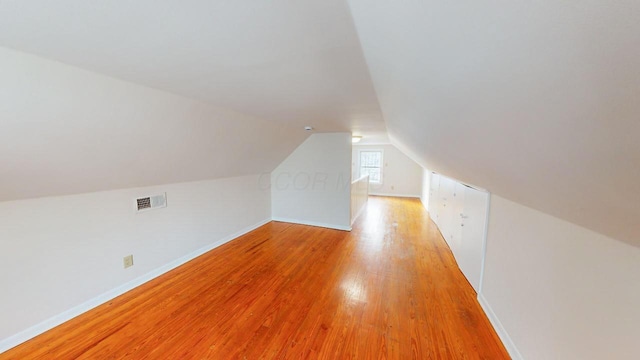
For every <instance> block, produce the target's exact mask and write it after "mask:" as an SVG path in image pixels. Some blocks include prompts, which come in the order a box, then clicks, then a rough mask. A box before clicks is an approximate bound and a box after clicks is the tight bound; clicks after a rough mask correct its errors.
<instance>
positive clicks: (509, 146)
mask: <svg viewBox="0 0 640 360" xmlns="http://www.w3.org/2000/svg"><path fill="white" fill-rule="evenodd" d="M639 11H640V9H639V7H638V5H637V2H636V1H631V0H620V1H615V2H613V1H612V2H602V1H595V0H586V1H580V2H565V1H552V0H543V1H535V2H532V1H527V2H525V1H510V2H498V1H492V0H476V1H470V0H469V1H466V0H463V1H428V0H424V1H388V0H349V1H344V0H322V1H320V0H318V1H296V0H276V1H222V0H219V1H195V0H191V1H150V0H142V1H133V2H113V1H91V2H87V1H80V0H60V1H44V0H30V1H0V46H2V47H5V48H10V49H15V50H19V51H21V52H26V53H30V54H35V55H37V56H41V57H44V58H47V59H52V60H55V61H59V62H62V63H65V64H69V65H72V66H74V67H78V68H82V69H86V70H89V71H92V72H96V73H100V74H104V75H106V76H108V77H113V78H117V79H122V80H125V81H128V82H132V83H136V84H140V85H143V86H146V87H150V88H154V89H158V90H160V91H159V92H158V94H156V95H154V96H157V97H158V98H157V99H156V100H153V101H151V103H157V102H158V101H161V100H158V99H160V98H162V97H163V96H168V97H172V96H176V97H179V98H180V100H176V99H173V100H171V101H177V102H181V103H184V105H183V106H184V111H182V112H180V111H178V112H177V113H175V114H170V115H173V116H167V114H165V113H163V111H162V108H161V107H160V108H159V110H158V109H156V110H153V109H155V107H154V106H153V105H152V104H151V103H150V104H149V106H148V107H147V108H145V109H147V110H144V111H141V113H140V115H141V116H140V119H138V120H135V121H134V123H132V121H133V120H131V119H128V120H127V121H124V120H122V119H120V120H121V122H120V123H118V121H115V122H116V123H117V124H118V125H117V127H115V125H113V124H114V120H113V119H114V117H113V116H111V117H101V116H94V115H96V114H98V113H102V111H98V110H99V109H100V107H99V106H96V107H92V110H91V111H83V110H82V109H83V107H82V106H79V107H78V109H75V110H74V109H73V108H72V107H67V108H65V110H64V112H60V111H59V109H58V111H57V112H56V111H52V109H50V108H47V103H46V102H44V103H43V102H39V103H38V106H42V109H40V110H39V111H38V112H36V111H35V110H33V109H31V108H30V109H24V108H17V107H18V105H16V102H18V103H19V102H20V101H21V100H20V97H28V96H30V93H31V91H32V90H33V88H34V86H35V85H33V84H32V85H30V88H26V89H24V88H23V89H18V90H19V91H14V90H15V88H16V87H17V88H20V86H19V85H15V84H21V83H25V81H26V80H25V78H27V77H29V76H30V74H26V73H25V74H16V72H20V70H21V68H20V65H19V63H21V62H24V61H29V60H25V59H26V58H22V57H21V55H16V54H13V53H10V52H6V51H4V52H2V53H1V54H0V55H3V56H0V58H2V59H4V62H3V68H4V69H3V70H4V72H2V70H0V74H3V77H5V78H6V77H11V78H12V82H11V83H8V82H7V81H4V80H3V81H2V84H0V92H1V93H3V99H2V100H1V101H5V102H7V103H5V104H0V111H2V113H1V114H0V116H2V120H0V125H1V126H2V131H1V132H0V140H2V141H3V143H4V144H5V145H6V144H10V145H11V146H5V149H7V150H3V152H4V154H0V159H2V164H1V165H0V173H2V174H3V177H4V178H5V179H7V178H10V179H11V181H8V180H0V183H1V184H2V187H3V188H9V187H11V191H5V192H4V194H5V195H4V196H3V198H2V199H4V200H7V199H12V198H23V197H28V195H26V194H28V193H29V192H28V191H27V190H28V189H27V188H26V186H27V185H29V186H30V189H33V188H37V186H38V185H39V184H40V185H42V186H43V187H45V188H46V187H47V186H48V185H46V179H45V177H46V174H50V173H55V172H56V171H57V170H56V169H57V168H58V166H62V167H63V168H68V171H62V172H60V173H59V175H60V177H59V178H57V181H61V182H63V181H64V179H65V178H66V179H68V176H67V177H65V176H66V175H68V174H70V173H77V168H79V167H80V166H81V165H80V163H81V162H83V163H86V161H87V160H89V159H88V158H87V157H83V154H82V153H78V152H77V151H75V153H74V149H77V147H76V146H72V145H73V144H76V143H74V141H78V140H74V139H75V138H77V137H78V138H81V137H83V136H85V135H86V138H88V139H91V140H92V141H88V140H87V141H86V144H85V147H88V148H89V149H90V151H89V152H88V153H90V154H92V153H95V152H97V151H98V149H101V151H103V152H104V153H110V152H111V153H116V154H118V153H122V158H119V159H118V161H111V162H110V159H109V157H108V156H104V159H102V160H103V161H102V163H103V164H106V165H104V166H102V167H101V166H100V165H99V164H98V165H92V167H91V170H92V171H94V172H95V175H93V176H96V177H98V176H103V174H102V173H101V171H103V172H105V173H106V171H105V170H104V168H105V166H106V167H107V168H108V172H110V173H114V174H118V175H117V176H111V177H110V178H109V182H104V181H102V182H101V181H99V180H98V179H92V175H91V173H88V174H84V175H83V176H85V177H86V178H83V177H79V178H78V179H77V181H76V182H77V184H75V185H74V184H71V185H69V184H65V185H60V186H58V187H56V186H51V187H50V188H47V189H48V190H47V191H42V192H41V193H40V194H38V195H51V194H58V193H70V192H74V191H94V190H104V189H108V188H115V187H118V186H133V185H135V186H138V185H149V184H148V182H149V181H148V180H149V178H146V177H145V176H144V175H140V174H137V175H127V174H133V173H134V170H135V169H136V167H137V166H139V165H140V162H130V163H129V162H127V161H126V160H125V155H126V153H139V152H140V151H141V149H140V148H138V147H136V146H132V145H131V144H132V143H133V141H129V142H126V146H125V149H126V151H124V150H123V149H122V146H123V144H122V143H120V142H118V140H117V139H118V136H123V134H130V133H131V132H132V131H146V132H150V133H155V132H156V131H157V130H154V126H153V121H152V119H150V118H153V117H158V118H160V119H164V120H161V121H160V124H163V126H164V128H165V129H166V130H165V131H164V132H163V131H160V133H159V134H158V135H159V137H158V139H159V140H157V143H154V144H153V146H152V147H151V150H148V152H149V153H148V154H147V155H145V156H142V157H143V160H145V161H146V162H145V163H146V164H151V165H148V167H147V171H150V172H156V173H160V174H161V176H160V177H161V179H162V181H184V180H193V179H199V178H206V177H219V176H232V175H237V174H241V173H250V172H252V171H253V172H255V171H269V169H272V168H273V167H275V165H277V162H278V161H279V160H281V159H282V158H283V157H284V156H286V153H288V152H289V151H290V150H292V149H293V148H294V147H295V146H296V145H297V144H299V143H300V142H301V141H302V140H303V139H304V137H305V136H306V135H305V134H304V133H303V132H301V131H300V130H301V128H302V127H303V126H305V125H312V126H314V127H315V128H316V130H317V131H321V132H332V131H353V132H354V133H358V134H362V135H365V138H366V137H370V138H378V139H384V138H385V136H386V133H388V135H389V137H390V138H391V141H392V142H393V143H394V144H395V145H396V146H398V147H399V148H401V149H402V150H403V151H405V152H407V153H408V154H409V155H411V156H412V157H413V158H414V159H416V160H417V161H418V162H420V163H421V164H422V165H423V166H425V167H427V168H429V169H431V170H435V171H438V172H441V173H443V174H445V175H448V176H451V177H454V178H457V179H459V180H461V181H464V182H468V183H471V184H474V185H477V186H480V187H483V188H486V189H487V190H489V191H491V192H493V193H495V194H497V195H500V196H503V197H505V198H508V199H511V200H514V201H516V202H518V203H521V204H524V205H527V206H530V207H533V208H535V209H538V210H540V211H543V212H546V213H549V214H551V215H554V216H557V217H560V218H563V219H565V220H568V221H570V222H573V223H576V224H579V225H582V226H585V227H587V228H589V229H592V230H595V231H597V232H600V233H603V234H606V235H609V236H611V237H614V238H617V239H620V240H623V241H626V242H628V243H630V244H633V245H636V246H640V226H637V225H636V223H637V219H638V218H639V217H640V205H639V204H640V192H638V191H636V190H635V187H634V186H635V183H636V182H637V181H638V180H640V142H638V140H637V138H638V134H640V120H639V115H640V101H638V94H640V70H639V69H640V68H638V66H637V64H639V63H640V21H639V20H640V12H639ZM7 59H9V60H7ZM11 59H13V60H11ZM16 64H18V65H16ZM9 66H11V67H9ZM23 70H24V69H23ZM25 71H26V70H25ZM43 71H44V70H43ZM31 75H33V74H31ZM34 76H35V75H34ZM69 76H71V75H69ZM77 76H78V77H79V78H78V79H76V80H74V81H76V83H77V84H81V83H82V81H83V79H81V78H82V76H81V75H77ZM65 79H66V80H61V81H68V79H67V78H65ZM104 81H107V82H108V81H111V80H108V79H106V78H105V80H104ZM113 81H116V80H113ZM117 81H119V80H117ZM74 86H78V85H74ZM105 86H106V85H105ZM30 89H31V90H30ZM92 91H93V92H94V93H93V95H91V96H88V97H87V99H85V100H86V101H88V102H91V101H92V100H91V99H93V98H94V97H99V96H100V93H101V91H98V90H96V89H93V90H92V89H88V92H90V93H91V92H92ZM149 91H156V90H149ZM163 91H164V92H168V93H167V94H164V93H162V92H163ZM36 93H37V91H36ZM160 93H162V94H160ZM154 94H155V93H154ZM172 94H173V95H172ZM108 96H110V97H112V98H113V99H112V101H113V102H117V101H123V102H124V103H125V104H126V106H128V107H135V106H136V104H134V103H131V104H127V100H126V99H121V100H119V99H118V98H117V96H116V95H115V94H109V95H108ZM73 97H74V96H73V94H70V95H69V98H68V99H66V100H65V101H67V102H69V101H72V100H71V99H72V98H73ZM9 101H10V102H11V103H10V104H9V103H8V102H9ZM149 101H150V100H149ZM189 101H193V103H189ZM194 107H195V108H197V109H200V110H195V111H196V112H197V113H198V114H200V115H198V116H199V117H197V119H195V120H193V119H194V118H193V117H190V119H192V120H190V121H195V122H196V123H197V124H193V126H192V129H197V130H193V131H191V134H183V135H179V136H178V139H177V140H175V142H176V144H173V145H172V146H173V147H172V149H178V152H172V151H170V150H167V149H164V150H163V147H162V144H163V143H165V141H166V140H167V139H169V138H171V135H172V134H175V132H178V133H180V130H179V129H180V121H179V119H180V118H181V117H182V116H186V115H185V114H191V110H193V108H194ZM189 109H191V110H189ZM220 109H225V110H224V111H229V112H232V113H233V114H234V115H229V116H220V115H216V116H213V115H210V114H213V113H216V114H219V111H222V110H220ZM53 110H55V109H53ZM74 111H75V112H76V113H74ZM198 111H199V112H198ZM52 113H53V114H57V116H51V115H50V114H52ZM69 114H71V115H70V117H72V118H73V117H74V116H76V117H77V119H76V120H74V121H69V122H68V123H61V122H60V121H62V120H61V117H64V116H63V115H69ZM208 114H209V115H208ZM27 115H28V116H27ZM86 118H91V121H89V120H87V121H88V122H83V121H80V120H79V119H86ZM115 118H117V116H116V117H115ZM142 118H146V120H145V119H142ZM211 118H215V120H211ZM18 119H19V120H20V121H19V120H18ZM25 119H26V120H30V123H31V126H33V124H34V121H35V120H34V119H37V120H38V121H35V123H36V124H39V125H40V126H43V127H42V128H39V129H40V130H37V129H38V128H36V131H35V132H31V133H30V132H29V129H32V128H33V127H31V128H30V127H29V126H28V124H29V121H26V120H25ZM229 119H234V120H233V121H231V120H229ZM138 121H139V122H140V123H144V124H145V125H144V126H142V125H140V126H137V125H135V124H136V122H138ZM42 124H45V125H42ZM47 124H48V125H47ZM58 124H64V126H66V127H67V129H69V132H68V133H72V134H73V135H74V136H72V135H69V134H66V135H65V134H64V132H63V133H62V134H58V135H56V136H54V135H52V134H56V133H55V131H53V132H51V130H47V129H48V126H50V127H54V128H55V127H56V125H58ZM87 124H93V125H91V126H90V125H87ZM166 126H168V128H166ZM97 128H106V130H105V131H106V134H108V137H109V138H110V139H111V140H109V141H106V140H105V136H102V135H101V134H102V132H100V131H97V130H96V129H97ZM45 130H46V131H45ZM185 131H186V130H185ZM213 133H218V134H220V133H228V134H230V135H228V136H224V135H218V136H216V137H213V140H212V138H211V136H209V135H211V134H213ZM27 134H31V135H29V136H28V135H27ZM47 134H48V135H47ZM181 136H184V137H181ZM186 138H192V139H193V138H195V141H193V143H191V142H189V141H181V139H186ZM230 138H233V139H232V140H230ZM21 139H28V141H21ZM113 139H116V140H113ZM208 139H209V140H211V141H208ZM94 142H98V143H99V144H100V146H98V145H95V143H94ZM43 144H44V145H43ZM65 144H67V145H65ZM87 144H88V145H87ZM92 144H93V145H92ZM65 146H67V147H68V149H66V150H65V151H62V152H61V150H59V148H60V147H62V148H64V147H65ZM128 146H129V147H128ZM34 148H37V151H35V150H34ZM224 149H230V151H225V150H224ZM212 153H226V156H227V157H228V158H229V160H227V161H222V162H221V161H217V162H216V161H214V160H207V159H210V158H211V156H210V154H212ZM19 154H25V158H24V161H18V160H16V159H17V158H18V155H19ZM157 154H160V155H157ZM202 154H205V155H202ZM163 156H164V158H166V157H169V160H171V159H173V158H175V159H173V160H175V161H174V162H175V163H176V164H178V163H180V160H179V159H184V158H190V157H191V158H193V161H189V162H186V163H180V164H181V165H180V167H179V169H178V170H179V171H177V173H178V174H179V175H172V174H174V173H176V171H173V172H172V171H171V170H170V168H171V167H169V170H167V169H163V168H162V166H163V164H161V163H162V162H161V161H160V162H159V161H158V159H163ZM60 157H65V160H64V161H61V160H60ZM234 159H235V161H234ZM252 159H255V160H252ZM208 161H212V162H213V163H208ZM169 162H170V163H171V161H169ZM28 164H31V166H32V172H28V171H27V172H25V171H23V170H20V169H22V168H24V167H25V166H27V165H28ZM261 164H262V165H261ZM164 165H166V162H164ZM27 167H28V166H27ZM33 169H36V170H33ZM43 169H44V170H43ZM74 169H75V170H74ZM225 169H226V170H225ZM5 175H10V176H9V177H7V176H5ZM30 175H31V179H30V180H28V181H23V184H20V182H21V181H20V180H21V179H27V178H28V177H29V176H30ZM33 175H35V176H33ZM136 176H137V178H136V179H135V181H134V180H132V178H134V177H136ZM54 178H55V177H54ZM156 179H157V178H156ZM83 184H94V186H87V185H84V187H83ZM74 186H75V188H74ZM74 189H76V190H74ZM63 190H64V191H63ZM21 191H22V192H21ZM6 194H14V196H10V195H6ZM15 194H19V195H15Z"/></svg>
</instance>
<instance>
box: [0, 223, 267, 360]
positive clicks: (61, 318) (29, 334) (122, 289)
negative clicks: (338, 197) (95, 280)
mask: <svg viewBox="0 0 640 360" xmlns="http://www.w3.org/2000/svg"><path fill="white" fill-rule="evenodd" d="M269 222H271V219H265V220H262V221H259V222H258V223H256V224H253V225H250V226H247V227H245V228H244V229H242V230H239V231H237V232H235V233H233V234H231V235H228V236H226V237H224V238H222V239H220V240H218V241H215V242H213V243H211V244H209V245H207V246H205V247H202V248H200V249H198V250H196V251H194V252H192V253H190V254H187V255H185V256H183V257H181V258H178V259H176V260H173V261H171V262H170V263H167V264H166V265H163V266H161V267H159V268H157V269H155V270H152V271H150V272H148V273H146V274H144V275H142V276H140V277H138V278H135V279H133V280H131V281H129V282H127V283H124V284H122V285H120V286H118V287H116V288H115V289H112V290H109V291H107V292H105V293H103V294H101V295H98V296H97V297H95V298H93V299H91V300H89V301H86V302H84V303H82V304H80V305H77V306H74V307H72V308H71V309H69V310H67V311H64V312H62V313H60V314H58V315H55V316H53V317H51V318H49V319H47V320H45V321H43V322H41V323H39V324H36V325H34V326H32V327H30V328H28V329H25V330H23V331H21V332H19V333H17V334H15V335H12V336H10V337H8V338H5V339H3V340H2V341H0V353H3V352H5V351H7V350H9V349H11V348H13V347H16V346H18V345H20V344H22V343H23V342H25V341H27V340H29V339H31V338H34V337H36V336H38V335H40V334H42V333H44V332H45V331H47V330H50V329H52V328H54V327H56V326H58V325H60V324H62V323H64V322H66V321H69V320H71V319H73V318H74V317H76V316H78V315H80V314H82V313H85V312H87V311H89V310H91V309H93V308H95V307H97V306H98V305H102V304H104V303H106V302H108V301H110V300H112V299H114V298H116V297H118V296H120V295H122V294H124V293H126V292H127V291H130V290H133V289H134V288H136V287H138V286H140V285H142V284H144V283H146V282H148V281H150V280H153V279H154V278H156V277H158V276H160V275H162V274H164V273H166V272H168V271H170V270H173V269H175V268H177V267H178V266H180V265H182V264H184V263H186V262H188V261H191V260H193V259H195V258H197V257H198V256H200V255H202V254H204V253H206V252H208V251H211V250H213V249H215V248H217V247H218V246H220V245H223V244H225V243H227V242H229V241H231V240H234V239H236V238H238V237H240V236H242V235H244V234H246V233H248V232H250V231H253V230H255V229H257V228H259V227H260V226H262V225H265V224H267V223H269Z"/></svg>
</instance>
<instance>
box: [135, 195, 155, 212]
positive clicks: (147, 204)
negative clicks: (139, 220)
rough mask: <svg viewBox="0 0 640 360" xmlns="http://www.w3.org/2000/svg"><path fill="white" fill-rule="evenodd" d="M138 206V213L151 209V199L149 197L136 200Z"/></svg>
mask: <svg viewBox="0 0 640 360" xmlns="http://www.w3.org/2000/svg"><path fill="white" fill-rule="evenodd" d="M136 204H137V206H138V211H140V210H144V209H151V198H150V197H148V196H147V197H143V198H139V199H136Z"/></svg>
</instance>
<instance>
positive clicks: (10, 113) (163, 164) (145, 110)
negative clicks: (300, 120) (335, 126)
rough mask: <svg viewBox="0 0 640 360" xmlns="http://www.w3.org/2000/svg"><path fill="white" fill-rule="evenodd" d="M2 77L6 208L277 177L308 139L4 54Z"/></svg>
mask: <svg viewBox="0 0 640 360" xmlns="http://www.w3.org/2000/svg"><path fill="white" fill-rule="evenodd" d="M0 79H1V80H0V99H1V100H0V119H2V120H1V122H2V123H1V128H0V144H1V145H0V146H1V149H2V150H1V151H0V201H7V200H19V199H26V198H36V197H42V196H53V195H70V194H79V193H89V192H95V191H104V190H114V189H126V188H131V187H140V186H150V185H159V184H173V183H178V182H185V181H197V180H206V179H218V178H225V177H233V176H242V175H250V174H258V173H262V172H270V171H272V170H273V169H274V168H275V167H276V166H277V165H278V164H279V163H280V162H281V161H282V160H283V159H284V158H285V157H286V156H287V155H288V154H290V153H291V151H293V149H295V148H296V147H297V146H298V145H300V144H301V143H302V141H304V139H305V138H306V137H307V136H308V134H307V133H305V131H304V130H303V129H302V128H299V127H291V126H285V125H283V124H282V123H277V122H273V121H265V120H262V119H258V118H255V117H251V116H247V115H243V114H240V113H238V112H235V111H232V110H229V109H224V108H221V107H216V106H212V105H209V104H205V103H203V102H201V101H196V100H193V99H188V98H185V97H182V96H177V95H174V94H170V93H167V92H163V91H159V90H155V89H151V88H148V87H144V86H140V85H136V84H132V83H128V82H125V81H121V80H117V79H114V78H110V77H107V76H103V75H99V74H95V73H91V72H89V71H85V70H81V69H78V68H74V67H71V66H68V65H65V64H62V63H59V62H56V61H51V60H46V59H42V58H39V57H36V56H32V55H28V54H24V53H20V52H16V51H12V50H8V49H4V48H1V47H0ZM229 155H232V156H229Z"/></svg>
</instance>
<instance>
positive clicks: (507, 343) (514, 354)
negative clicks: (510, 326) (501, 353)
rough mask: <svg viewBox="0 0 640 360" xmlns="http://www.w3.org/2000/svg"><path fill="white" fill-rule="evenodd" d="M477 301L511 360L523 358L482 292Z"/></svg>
mask: <svg viewBox="0 0 640 360" xmlns="http://www.w3.org/2000/svg"><path fill="white" fill-rule="evenodd" d="M478 302H479V303H480V306H481V307H482V309H483V310H484V313H485V314H486V315H487V317H488V318H489V321H490V322H491V325H493V328H494V329H495V330H496V333H497V334H498V337H500V340H502V343H503V344H504V347H505V348H506V349H507V352H508V353H509V356H511V358H512V359H513V360H523V359H524V358H523V357H522V355H521V354H520V351H518V348H517V347H516V344H515V343H514V342H513V340H511V337H510V336H509V334H508V333H507V330H505V328H504V326H502V323H501V322H500V320H499V319H498V316H496V314H495V313H494V312H493V309H492V308H491V306H490V305H489V303H488V302H487V299H485V298H484V296H483V295H482V294H478Z"/></svg>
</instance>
